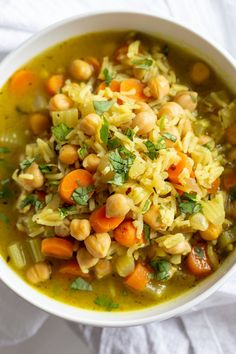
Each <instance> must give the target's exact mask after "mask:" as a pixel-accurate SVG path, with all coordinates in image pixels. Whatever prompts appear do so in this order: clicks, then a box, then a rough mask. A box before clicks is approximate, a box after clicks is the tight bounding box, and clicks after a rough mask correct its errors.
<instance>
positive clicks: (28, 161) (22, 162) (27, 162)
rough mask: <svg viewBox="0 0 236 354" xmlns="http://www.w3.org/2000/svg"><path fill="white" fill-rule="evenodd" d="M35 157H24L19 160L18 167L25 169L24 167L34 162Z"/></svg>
mask: <svg viewBox="0 0 236 354" xmlns="http://www.w3.org/2000/svg"><path fill="white" fill-rule="evenodd" d="M34 160H35V158H34V157H32V159H28V160H27V159H26V160H23V161H21V163H20V168H21V169H22V171H23V170H25V169H26V168H28V167H30V166H31V165H32V163H33V162H34Z"/></svg>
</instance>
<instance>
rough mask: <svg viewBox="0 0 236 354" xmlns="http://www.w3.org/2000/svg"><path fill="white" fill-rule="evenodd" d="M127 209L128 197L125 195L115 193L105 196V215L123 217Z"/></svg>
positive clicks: (128, 208) (128, 209)
mask: <svg viewBox="0 0 236 354" xmlns="http://www.w3.org/2000/svg"><path fill="white" fill-rule="evenodd" d="M129 211H130V206H129V199H128V198H127V197H126V196H125V195H123V194H119V193H115V194H113V195H111V196H110V197H108V198H107V201H106V217H108V218H111V217H124V216H125V215H126V214H127V213H128V212H129Z"/></svg>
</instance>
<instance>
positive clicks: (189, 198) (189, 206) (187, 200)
mask: <svg viewBox="0 0 236 354" xmlns="http://www.w3.org/2000/svg"><path fill="white" fill-rule="evenodd" d="M178 205H179V209H180V211H181V213H183V214H196V213H198V212H200V211H201V210H202V206H201V204H199V203H197V198H196V194H192V193H183V195H182V196H181V197H180V198H179V199H178Z"/></svg>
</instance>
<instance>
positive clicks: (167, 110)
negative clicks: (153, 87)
mask: <svg viewBox="0 0 236 354" xmlns="http://www.w3.org/2000/svg"><path fill="white" fill-rule="evenodd" d="M183 113H184V111H183V108H182V107H181V106H180V105H179V104H178V103H176V102H167V103H165V104H164V105H163V106H162V107H161V109H160V110H159V112H158V117H159V118H161V117H162V116H167V117H168V118H169V119H172V118H174V117H178V116H180V115H182V114H183Z"/></svg>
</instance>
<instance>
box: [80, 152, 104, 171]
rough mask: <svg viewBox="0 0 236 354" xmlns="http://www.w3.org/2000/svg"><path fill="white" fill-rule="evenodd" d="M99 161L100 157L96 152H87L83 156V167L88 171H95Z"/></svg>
mask: <svg viewBox="0 0 236 354" xmlns="http://www.w3.org/2000/svg"><path fill="white" fill-rule="evenodd" d="M99 163H100V158H99V157H98V156H97V155H96V154H89V155H88V156H86V157H85V158H84V161H83V167H84V168H85V169H86V170H87V171H89V172H95V171H96V170H97V168H98V165H99Z"/></svg>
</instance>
